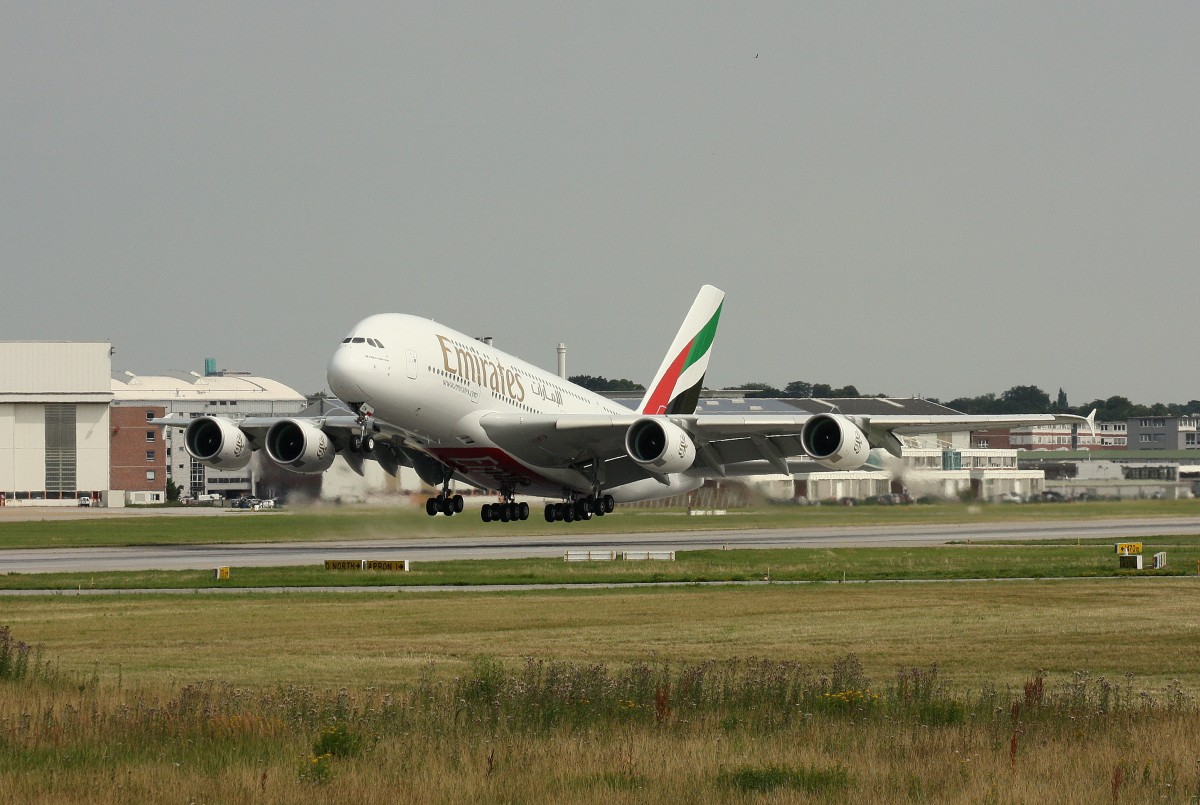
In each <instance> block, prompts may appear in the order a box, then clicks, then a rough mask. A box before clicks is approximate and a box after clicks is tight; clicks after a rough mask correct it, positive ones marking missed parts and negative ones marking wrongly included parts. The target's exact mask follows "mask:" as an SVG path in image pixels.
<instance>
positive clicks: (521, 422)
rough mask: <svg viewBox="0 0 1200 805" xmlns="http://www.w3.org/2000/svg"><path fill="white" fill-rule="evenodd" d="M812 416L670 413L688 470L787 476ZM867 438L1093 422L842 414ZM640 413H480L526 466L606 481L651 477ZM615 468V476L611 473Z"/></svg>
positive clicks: (888, 445) (883, 443) (880, 441)
mask: <svg viewBox="0 0 1200 805" xmlns="http://www.w3.org/2000/svg"><path fill="white" fill-rule="evenodd" d="M814 416H822V417H829V416H831V415H829V414H747V415H738V414H698V415H680V416H669V417H667V419H669V420H670V421H671V422H673V423H674V424H675V425H677V426H679V427H681V428H683V430H685V431H686V432H687V433H688V435H689V436H690V437H691V439H692V441H693V442H694V444H695V446H696V459H695V462H694V463H693V465H692V468H691V470H690V472H691V473H693V474H701V475H714V476H721V475H725V474H731V475H732V474H744V473H743V472H742V471H740V470H739V469H736V468H738V467H746V466H754V467H764V468H770V469H767V470H766V471H767V472H771V471H774V472H778V473H781V474H790V473H792V472H794V471H795V470H796V468H797V464H798V462H803V461H811V460H812V458H811V457H810V456H809V453H808V452H807V451H806V450H805V449H804V445H803V444H802V442H801V431H802V430H803V428H804V425H805V423H806V422H808V421H809V420H810V419H812V418H813V417H814ZM836 416H838V417H840V418H841V419H843V420H846V421H848V422H849V423H852V424H853V425H854V426H855V427H857V428H858V429H859V430H861V431H862V433H863V434H864V435H865V436H866V438H867V441H868V443H869V444H870V446H871V447H881V448H884V449H886V450H888V452H890V453H892V454H893V455H897V456H899V455H900V447H901V445H900V441H899V439H898V438H897V436H909V435H918V434H933V433H949V432H953V431H964V430H983V429H987V428H1009V427H1022V426H1028V425H1039V424H1051V423H1055V422H1071V423H1073V424H1080V425H1086V426H1088V427H1094V419H1093V417H1094V416H1095V412H1093V413H1092V415H1091V416H1089V417H1081V416H1075V415H1056V414H1017V415H968V414H953V415H938V416H898V415H881V416H867V415H855V416H843V415H840V414H839V415H836ZM642 418H643V417H642V415H639V414H636V413H632V412H631V413H630V414H628V415H596V414H566V415H560V416H554V415H528V414H486V415H485V416H484V417H483V418H482V419H481V420H480V424H481V425H482V427H483V428H484V430H485V431H486V432H487V434H488V437H489V438H491V439H492V440H493V441H494V442H495V443H496V445H497V446H498V447H500V448H501V449H503V450H505V451H507V452H508V453H510V454H511V455H513V456H515V457H516V458H518V459H520V460H521V461H524V462H526V463H529V464H532V465H536V466H543V467H572V466H582V465H584V464H587V463H589V462H593V461H602V462H608V467H607V480H608V483H610V484H614V483H618V482H619V483H624V482H628V481H631V480H637V479H640V478H646V477H652V476H653V473H651V472H649V471H648V470H646V469H644V468H642V467H640V466H639V465H637V464H636V463H635V462H633V461H632V460H631V459H630V458H629V456H628V454H627V452H626V449H625V436H626V433H627V432H628V430H629V428H630V426H631V425H633V424H634V423H635V422H637V421H638V420H639V419H642ZM614 473H615V475H614Z"/></svg>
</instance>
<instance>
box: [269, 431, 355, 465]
mask: <svg viewBox="0 0 1200 805" xmlns="http://www.w3.org/2000/svg"><path fill="white" fill-rule="evenodd" d="M266 450H267V456H269V457H270V459H271V460H272V461H274V462H275V463H276V464H278V465H279V466H281V467H283V468H284V469H285V470H291V471H292V472H300V473H304V474H306V475H308V474H316V473H319V472H325V470H327V469H329V467H330V465H332V464H333V460H334V459H335V458H336V457H337V448H335V447H334V446H333V441H332V440H331V439H330V438H329V436H328V435H327V434H326V433H325V431H323V430H321V429H320V428H318V427H317V426H316V425H314V424H312V423H311V422H305V421H304V420H303V419H281V420H279V421H278V422H276V423H275V424H274V425H272V426H271V428H270V429H269V430H268V431H267V438H266Z"/></svg>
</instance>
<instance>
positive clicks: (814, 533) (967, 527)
mask: <svg viewBox="0 0 1200 805" xmlns="http://www.w3.org/2000/svg"><path fill="white" fill-rule="evenodd" d="M1182 534H1187V535H1198V534H1200V518H1195V517H1172V518H1131V519H1112V520H1074V521H1066V522H1064V521H1051V520H1046V521H1034V522H1023V523H966V524H954V525H919V526H901V525H896V526H888V525H882V526H862V527H814V528H785V529H774V530H750V529H727V530H720V531H671V532H655V533H626V534H595V533H585V532H576V533H572V532H571V531H569V530H564V531H563V533H562V534H556V535H553V536H547V537H530V536H527V535H525V536H512V537H509V536H505V535H504V532H503V530H501V529H497V531H496V533H495V536H488V537H466V538H463V537H447V538H444V539H442V538H436V537H435V538H424V539H400V538H398V539H388V538H383V539H372V540H355V541H339V542H284V543H254V544H231V545H155V546H138V547H125V548H35V549H16V550H4V551H0V573H72V572H94V571H102V570H187V569H203V568H211V567H217V566H219V565H229V566H231V567H277V566H287V565H313V564H320V563H322V562H324V561H325V560H326V559H409V560H411V561H414V562H420V561H441V560H453V559H515V558H527V557H562V556H563V553H564V552H565V551H566V550H568V549H592V550H613V551H618V552H619V551H625V550H655V549H662V550H677V551H684V550H699V549H713V548H723V547H724V548H730V549H735V548H789V547H790V548H845V547H859V548H863V547H905V546H912V547H916V546H928V545H941V544H944V543H946V542H950V541H969V542H972V543H975V542H981V543H986V542H1013V541H1016V542H1019V541H1028V540H1042V539H1095V538H1102V539H1111V540H1113V541H1114V542H1117V541H1122V540H1125V539H1143V538H1147V537H1154V536H1160V535H1182Z"/></svg>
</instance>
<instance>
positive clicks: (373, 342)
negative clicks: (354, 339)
mask: <svg viewBox="0 0 1200 805" xmlns="http://www.w3.org/2000/svg"><path fill="white" fill-rule="evenodd" d="M367 343H368V344H370V345H371V346H373V347H377V346H379V345H378V344H376V343H375V339H374V338H368V339H367Z"/></svg>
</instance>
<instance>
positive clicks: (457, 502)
mask: <svg viewBox="0 0 1200 805" xmlns="http://www.w3.org/2000/svg"><path fill="white" fill-rule="evenodd" d="M451 500H452V501H453V502H454V513H455V514H458V513H459V512H461V511H462V510H463V496H462V495H455V496H454V497H453V498H451Z"/></svg>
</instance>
